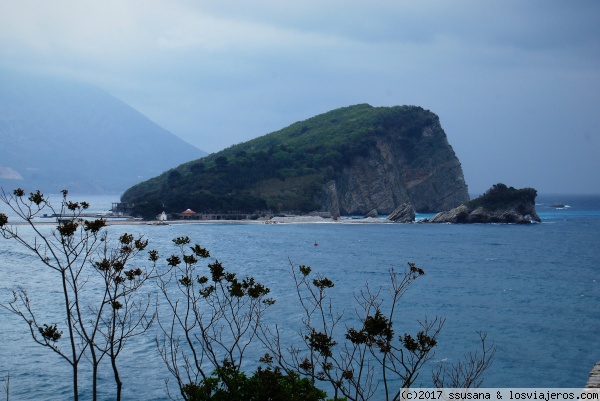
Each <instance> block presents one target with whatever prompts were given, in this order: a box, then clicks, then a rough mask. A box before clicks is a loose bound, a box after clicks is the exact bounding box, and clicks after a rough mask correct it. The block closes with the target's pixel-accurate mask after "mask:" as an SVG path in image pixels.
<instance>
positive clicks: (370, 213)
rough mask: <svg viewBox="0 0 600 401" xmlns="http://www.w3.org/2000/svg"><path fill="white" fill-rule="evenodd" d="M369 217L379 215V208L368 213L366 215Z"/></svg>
mask: <svg viewBox="0 0 600 401" xmlns="http://www.w3.org/2000/svg"><path fill="white" fill-rule="evenodd" d="M367 217H375V218H377V217H379V213H378V212H377V209H373V210H371V211H370V212H369V213H367V214H366V215H365V218H367Z"/></svg>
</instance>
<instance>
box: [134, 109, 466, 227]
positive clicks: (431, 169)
mask: <svg viewBox="0 0 600 401" xmlns="http://www.w3.org/2000/svg"><path fill="white" fill-rule="evenodd" d="M122 199H123V201H126V202H132V203H136V204H138V205H140V204H142V205H145V208H146V209H150V210H151V212H152V213H154V212H160V210H158V209H157V207H164V208H166V209H168V210H167V211H169V210H170V211H178V210H185V209H187V208H191V209H193V210H196V211H207V210H210V211H220V212H228V211H234V210H235V211H238V212H239V211H241V212H245V213H253V212H256V211H265V210H267V211H271V212H272V213H284V212H291V213H297V214H305V213H309V212H325V213H329V214H331V215H332V216H334V217H335V216H340V215H364V214H367V213H369V211H371V210H373V209H376V210H377V211H378V212H379V213H382V214H389V213H391V212H393V211H394V210H395V209H396V208H397V207H398V206H399V205H402V204H404V203H410V204H411V205H413V207H414V209H415V210H416V211H418V212H434V211H439V210H448V209H450V208H453V207H456V206H458V205H460V204H461V203H463V202H466V201H467V200H468V199H469V197H468V191H467V185H466V183H465V180H464V176H463V172H462V167H461V165H460V162H459V160H458V158H457V157H456V155H455V153H454V150H453V149H452V147H451V146H450V144H449V143H448V140H447V137H446V134H445V132H444V130H443V129H442V127H441V125H440V122H439V118H438V117H437V116H436V115H435V114H434V113H432V112H431V111H429V110H425V109H423V108H421V107H417V106H395V107H372V106H370V105H367V104H362V105H356V106H350V107H344V108H340V109H336V110H332V111H330V112H327V113H324V114H321V115H318V116H315V117H312V118H309V119H307V120H304V121H300V122H297V123H295V124H292V125H291V126H289V127H287V128H284V129H282V130H280V131H276V132H273V133H271V134H268V135H264V136H262V137H259V138H256V139H254V140H251V141H248V142H244V143H242V144H238V145H235V146H232V147H230V148H227V149H225V150H223V151H221V152H217V153H214V154H211V155H209V156H207V157H204V158H202V159H198V160H194V161H192V162H189V163H186V164H183V165H181V166H179V167H177V168H176V169H173V170H170V171H168V172H165V173H164V174H162V175H160V176H158V177H155V178H153V179H151V180H148V181H145V182H143V183H140V184H138V185H136V186H134V187H132V188H130V189H129V190H127V191H126V192H125V194H124V195H123V197H122ZM157 205H161V206H157ZM155 209H156V210H155Z"/></svg>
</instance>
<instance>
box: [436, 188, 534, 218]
mask: <svg viewBox="0 0 600 401" xmlns="http://www.w3.org/2000/svg"><path fill="white" fill-rule="evenodd" d="M536 196H537V191H536V190H535V189H533V188H523V189H515V188H513V187H507V186H506V185H504V184H496V185H494V186H492V188H490V189H489V190H488V191H487V192H486V193H485V194H483V195H481V196H480V197H478V198H475V199H473V200H470V201H468V202H465V203H463V204H462V205H460V206H458V207H456V208H454V209H452V210H449V211H446V212H440V213H438V214H436V215H435V216H434V217H432V218H431V219H428V220H425V222H427V223H512V224H530V223H535V222H537V223H539V222H541V221H542V220H541V219H540V218H539V216H538V215H537V213H536V211H535V197H536Z"/></svg>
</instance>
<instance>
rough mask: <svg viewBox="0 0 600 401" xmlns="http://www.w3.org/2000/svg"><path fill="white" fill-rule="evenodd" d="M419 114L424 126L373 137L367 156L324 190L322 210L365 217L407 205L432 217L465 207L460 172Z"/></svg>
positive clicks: (429, 121) (439, 135)
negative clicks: (334, 209) (328, 209)
mask: <svg viewBox="0 0 600 401" xmlns="http://www.w3.org/2000/svg"><path fill="white" fill-rule="evenodd" d="M419 109H420V108H419ZM420 112H421V115H420V116H419V118H420V119H421V120H423V122H422V123H421V124H415V125H414V126H413V127H412V128H410V129H409V130H407V129H405V127H404V126H403V122H402V121H399V122H398V125H399V127H395V128H394V127H392V128H388V131H387V133H386V134H381V135H373V142H374V143H373V146H371V147H370V148H369V150H368V152H367V154H366V155H365V156H359V157H356V158H355V159H354V160H353V161H352V162H351V163H350V164H349V165H348V166H345V167H343V168H342V169H341V171H337V172H336V175H335V178H334V179H333V183H332V182H331V181H330V182H328V183H327V184H326V185H325V188H324V193H325V198H326V199H324V200H323V199H321V200H320V202H321V204H322V205H324V206H325V207H330V206H331V205H335V207H337V210H339V213H340V214H341V215H364V214H366V213H368V212H369V211H371V210H373V209H377V211H378V212H379V213H382V214H390V213H391V212H393V211H394V209H396V207H397V206H398V205H401V204H403V203H407V202H409V203H411V204H412V205H413V207H414V209H415V210H416V211H419V212H425V213H427V212H429V213H431V212H438V211H440V210H449V209H451V208H453V207H456V206H458V205H460V204H461V203H463V202H466V201H468V200H469V195H468V190H467V185H466V183H465V179H464V175H463V171H462V167H461V165H460V162H459V160H458V158H457V157H456V155H455V153H454V150H453V149H452V147H451V146H450V144H449V143H448V140H447V138H446V134H445V133H444V130H443V129H442V127H441V126H440V123H439V119H438V117H437V116H436V115H435V114H433V113H431V112H430V111H427V110H423V109H420ZM390 132H391V134H390ZM332 214H333V211H332Z"/></svg>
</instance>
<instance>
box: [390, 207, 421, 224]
mask: <svg viewBox="0 0 600 401" xmlns="http://www.w3.org/2000/svg"><path fill="white" fill-rule="evenodd" d="M387 219H388V220H390V221H393V222H394V223H412V222H414V221H415V208H414V207H413V205H412V204H411V203H409V202H407V203H403V204H402V205H400V206H398V207H397V208H396V209H395V210H394V211H393V212H392V213H390V214H389V216H388V218H387Z"/></svg>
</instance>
